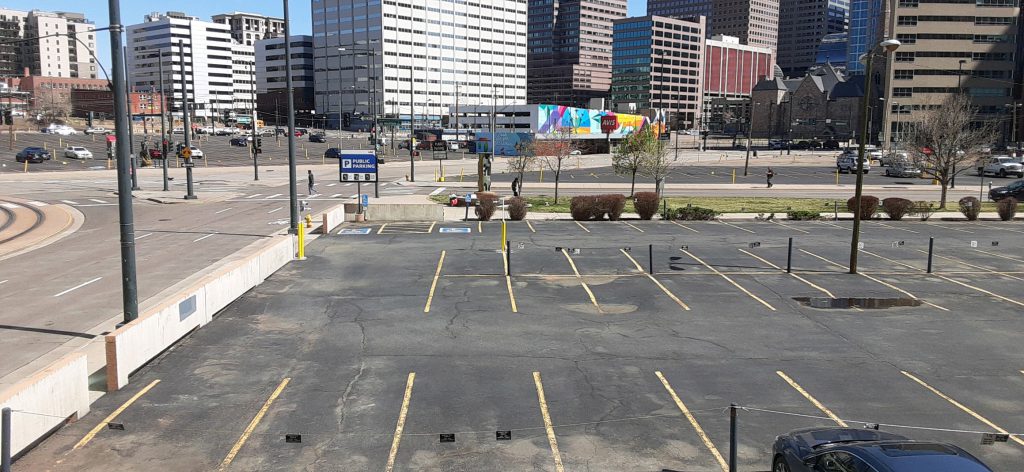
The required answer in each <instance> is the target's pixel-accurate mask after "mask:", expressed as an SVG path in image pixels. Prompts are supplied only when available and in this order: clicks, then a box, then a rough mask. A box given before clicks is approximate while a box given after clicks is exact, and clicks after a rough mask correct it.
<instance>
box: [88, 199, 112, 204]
mask: <svg viewBox="0 0 1024 472" xmlns="http://www.w3.org/2000/svg"><path fill="white" fill-rule="evenodd" d="M89 201H90V202H96V203H109V202H107V201H106V200H100V199H98V198H90V199H89Z"/></svg>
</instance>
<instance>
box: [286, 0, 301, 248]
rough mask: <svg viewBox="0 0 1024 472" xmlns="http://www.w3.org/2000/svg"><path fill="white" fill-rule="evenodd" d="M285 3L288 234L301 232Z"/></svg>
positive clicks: (290, 46)
mask: <svg viewBox="0 0 1024 472" xmlns="http://www.w3.org/2000/svg"><path fill="white" fill-rule="evenodd" d="M283 3H284V70H285V71H286V73H285V75H284V77H285V85H286V88H287V89H288V202H289V206H290V207H291V208H290V209H289V212H288V213H289V219H288V223H289V226H288V232H289V233H293V234H294V233H297V232H298V230H299V195H298V193H296V190H295V173H296V171H295V88H294V86H293V84H292V73H291V71H292V42H291V41H289V40H288V38H290V37H291V24H290V22H289V21H288V0H283Z"/></svg>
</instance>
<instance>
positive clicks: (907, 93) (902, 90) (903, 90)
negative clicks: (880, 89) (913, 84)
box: [892, 87, 914, 97]
mask: <svg viewBox="0 0 1024 472" xmlns="http://www.w3.org/2000/svg"><path fill="white" fill-rule="evenodd" d="M892 96H893V97H913V96H914V89H912V88H910V87H893V89H892Z"/></svg>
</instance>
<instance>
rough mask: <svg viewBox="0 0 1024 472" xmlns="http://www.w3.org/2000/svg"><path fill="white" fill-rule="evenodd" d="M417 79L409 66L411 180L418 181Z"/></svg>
mask: <svg viewBox="0 0 1024 472" xmlns="http://www.w3.org/2000/svg"><path fill="white" fill-rule="evenodd" d="M415 84H416V79H415V77H414V75H413V68H412V66H410V67H409V182H415V181H416V94H415V91H414V90H415V87H416V85H415Z"/></svg>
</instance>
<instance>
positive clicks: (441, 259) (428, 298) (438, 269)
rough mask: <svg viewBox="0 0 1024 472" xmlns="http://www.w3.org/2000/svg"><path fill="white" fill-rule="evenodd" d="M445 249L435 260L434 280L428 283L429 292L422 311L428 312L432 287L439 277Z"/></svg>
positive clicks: (432, 295) (432, 293)
mask: <svg viewBox="0 0 1024 472" xmlns="http://www.w3.org/2000/svg"><path fill="white" fill-rule="evenodd" d="M444 255H445V251H441V258H440V259H438V260H437V270H435V271H434V281H433V282H431V283H430V293H429V294H427V304H426V305H425V306H424V307H423V313H430V302H432V301H434V289H436V288H437V279H438V278H440V277H441V265H443V264H444Z"/></svg>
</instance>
